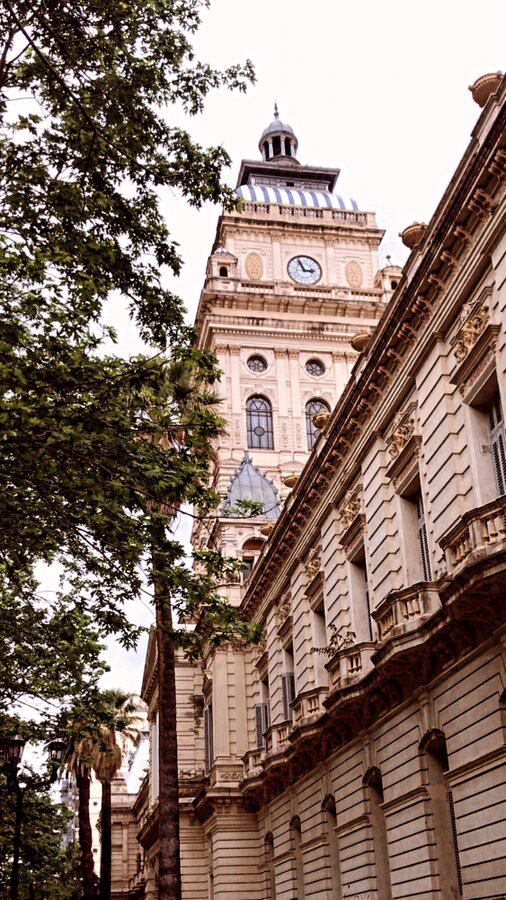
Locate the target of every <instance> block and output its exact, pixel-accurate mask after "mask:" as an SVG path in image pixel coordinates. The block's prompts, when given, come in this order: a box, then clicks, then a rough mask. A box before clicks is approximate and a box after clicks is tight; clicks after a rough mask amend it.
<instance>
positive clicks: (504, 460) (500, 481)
mask: <svg viewBox="0 0 506 900" xmlns="http://www.w3.org/2000/svg"><path fill="white" fill-rule="evenodd" d="M487 417H488V428H489V433H490V447H491V451H492V462H493V466H494V475H495V482H496V486H497V492H498V495H499V497H502V496H503V494H506V435H505V431H504V419H503V414H502V408H501V401H500V398H499V394H496V395H495V397H494V398H493V400H492V401H491V403H490V405H489V407H488V409H487Z"/></svg>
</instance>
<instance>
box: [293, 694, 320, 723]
mask: <svg viewBox="0 0 506 900" xmlns="http://www.w3.org/2000/svg"><path fill="white" fill-rule="evenodd" d="M328 692H329V689H328V687H327V686H326V685H325V686H324V685H321V686H320V687H316V688H311V690H308V691H304V692H303V693H302V694H299V695H298V696H297V697H296V698H295V700H293V701H292V704H291V706H292V709H293V723H294V725H303V724H304V723H305V722H306V721H308V720H310V719H312V718H314V717H315V716H320V715H322V714H323V713H324V712H325V707H324V706H323V701H324V700H325V698H326V696H327V694H328Z"/></svg>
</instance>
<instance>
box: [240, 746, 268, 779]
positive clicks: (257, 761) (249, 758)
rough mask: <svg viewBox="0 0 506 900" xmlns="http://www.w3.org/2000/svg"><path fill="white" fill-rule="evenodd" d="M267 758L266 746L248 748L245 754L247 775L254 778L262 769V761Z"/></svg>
mask: <svg viewBox="0 0 506 900" xmlns="http://www.w3.org/2000/svg"><path fill="white" fill-rule="evenodd" d="M264 759H265V749H264V747H257V748H256V749H255V750H248V751H247V752H246V753H245V754H244V756H243V760H244V768H245V777H246V778H253V777H254V776H255V775H259V774H260V773H261V771H262V763H263V761H264Z"/></svg>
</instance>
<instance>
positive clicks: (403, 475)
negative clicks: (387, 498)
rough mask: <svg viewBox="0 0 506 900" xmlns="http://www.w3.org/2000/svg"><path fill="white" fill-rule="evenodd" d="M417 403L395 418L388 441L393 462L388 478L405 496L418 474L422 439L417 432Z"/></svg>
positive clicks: (398, 491) (388, 471)
mask: <svg viewBox="0 0 506 900" xmlns="http://www.w3.org/2000/svg"><path fill="white" fill-rule="evenodd" d="M415 410H416V403H411V404H410V405H409V406H408V407H407V409H405V410H404V412H401V413H398V414H397V415H396V416H395V419H394V421H393V425H392V428H391V431H390V434H389V436H388V437H387V440H386V445H387V450H388V454H389V456H390V459H391V462H390V465H389V466H388V467H387V471H386V476H387V478H390V479H391V481H393V484H394V487H395V490H396V491H397V493H398V494H403V493H404V492H405V491H406V490H407V489H408V487H409V485H410V484H411V482H412V481H413V480H414V478H415V477H416V476H417V474H418V458H419V455H420V447H421V444H422V439H421V437H420V435H419V434H417V432H416V419H415Z"/></svg>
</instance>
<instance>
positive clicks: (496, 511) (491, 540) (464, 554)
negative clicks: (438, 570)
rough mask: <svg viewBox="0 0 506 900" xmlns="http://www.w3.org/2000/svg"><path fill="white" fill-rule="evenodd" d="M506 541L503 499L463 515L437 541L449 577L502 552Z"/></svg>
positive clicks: (505, 498) (505, 505) (505, 510)
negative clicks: (493, 554) (492, 554)
mask: <svg viewBox="0 0 506 900" xmlns="http://www.w3.org/2000/svg"><path fill="white" fill-rule="evenodd" d="M505 541H506V497H498V498H497V500H493V501H492V502H491V503H486V504H485V505H484V506H480V507H476V508H475V509H471V510H469V512H466V513H464V515H463V516H462V518H461V519H460V521H459V522H457V524H456V525H453V527H452V528H450V529H449V530H448V531H447V532H446V534H444V535H443V537H442V538H441V539H440V540H439V542H438V543H439V546H440V547H441V549H442V550H443V552H444V554H445V559H446V568H447V571H448V574H449V575H454V574H455V573H456V572H458V571H460V569H461V568H463V567H464V566H467V565H469V564H470V563H472V562H475V561H476V560H478V559H481V558H482V557H483V556H488V555H489V554H491V553H495V552H496V551H497V550H499V549H502V548H501V545H502V544H503V543H504V542H505Z"/></svg>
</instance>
